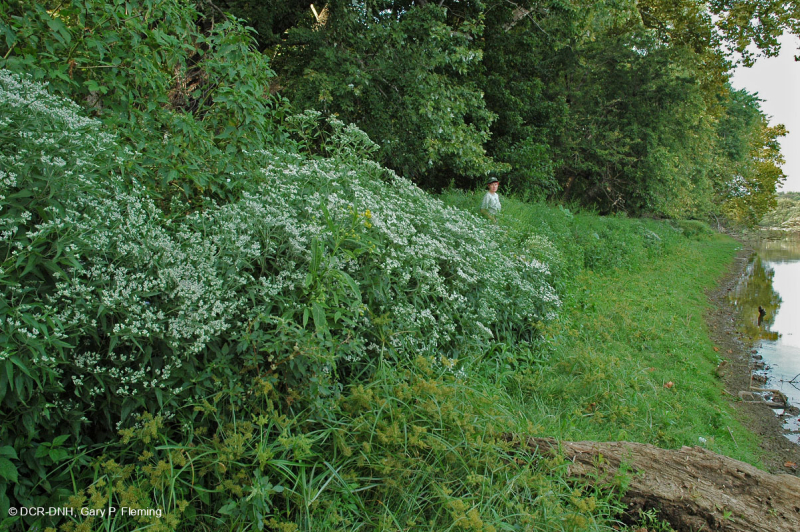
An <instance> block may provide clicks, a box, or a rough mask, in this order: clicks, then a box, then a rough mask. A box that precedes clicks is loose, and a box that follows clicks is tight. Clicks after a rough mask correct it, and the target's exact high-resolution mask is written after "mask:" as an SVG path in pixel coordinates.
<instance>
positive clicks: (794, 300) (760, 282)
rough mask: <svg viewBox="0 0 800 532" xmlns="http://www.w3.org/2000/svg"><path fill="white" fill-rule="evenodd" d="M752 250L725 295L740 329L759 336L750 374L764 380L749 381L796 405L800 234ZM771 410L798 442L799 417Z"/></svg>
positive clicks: (799, 389)
mask: <svg viewBox="0 0 800 532" xmlns="http://www.w3.org/2000/svg"><path fill="white" fill-rule="evenodd" d="M754 249H755V253H754V254H753V256H752V257H751V258H750V261H749V263H748V265H747V269H746V270H745V272H744V274H743V275H742V277H741V279H739V282H738V284H737V286H736V288H735V289H734V290H733V291H731V295H730V297H731V299H732V302H733V303H734V305H735V306H736V307H737V308H738V309H739V311H740V312H741V315H742V327H743V328H744V333H745V334H746V335H747V336H749V337H751V338H753V339H755V340H758V342H757V343H756V347H757V348H758V349H757V352H756V354H755V356H754V357H753V361H752V363H753V366H754V374H755V375H756V379H758V378H759V377H758V376H759V375H763V376H765V377H766V378H767V381H766V383H764V382H757V381H754V382H753V386H757V387H761V388H773V389H777V390H780V391H781V393H783V394H784V395H785V396H786V397H787V398H788V400H789V403H791V404H792V405H794V406H800V235H794V236H792V237H788V238H784V239H782V240H762V241H760V242H758V243H757V244H756V245H754ZM760 309H763V310H760ZM759 318H760V319H759ZM759 357H761V360H759ZM761 363H763V365H764V366H765V367H764V368H763V369H762V368H761ZM775 411H776V414H778V415H780V416H781V419H782V420H783V424H784V430H785V435H786V437H787V438H789V439H790V440H792V441H793V442H795V443H800V419H799V418H798V416H792V415H782V414H784V411H783V410H782V409H776V410H775Z"/></svg>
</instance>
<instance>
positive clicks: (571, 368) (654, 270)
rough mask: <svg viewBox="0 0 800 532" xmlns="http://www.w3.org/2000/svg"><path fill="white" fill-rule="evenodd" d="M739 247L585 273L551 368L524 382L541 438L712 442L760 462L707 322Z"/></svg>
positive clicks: (556, 337) (534, 370)
mask: <svg viewBox="0 0 800 532" xmlns="http://www.w3.org/2000/svg"><path fill="white" fill-rule="evenodd" d="M736 247H737V243H736V242H734V241H733V240H730V239H728V238H725V237H711V238H707V239H703V240H699V241H698V240H689V239H684V241H683V243H682V245H680V246H675V247H673V248H672V249H671V250H670V252H669V254H667V255H665V256H664V257H662V258H659V259H657V260H652V261H649V262H646V263H644V264H643V265H642V267H641V268H639V269H637V270H635V271H626V270H622V269H615V270H612V271H608V272H602V273H597V272H594V271H591V270H586V271H583V272H581V273H580V274H579V275H578V276H577V277H576V279H575V282H574V284H573V285H572V287H571V290H570V291H569V292H568V294H566V297H565V305H564V309H563V313H562V315H561V318H560V319H559V321H558V322H557V323H554V324H552V325H550V326H549V327H548V329H547V333H546V334H547V337H548V339H549V341H548V349H547V352H548V359H547V363H543V364H539V365H537V366H535V367H531V368H527V369H526V371H525V372H524V374H522V375H519V376H517V377H516V380H517V382H518V386H519V390H520V391H519V395H518V397H519V398H520V400H521V401H526V400H528V401H530V403H531V407H530V409H529V410H528V412H529V415H530V416H531V417H533V418H536V419H538V420H540V421H538V422H539V423H540V424H541V433H542V434H548V435H552V436H556V437H558V438H564V439H585V440H601V441H602V440H631V441H638V442H643V443H651V444H654V445H658V446H662V447H670V448H674V447H680V446H682V445H705V446H706V447H708V448H709V449H711V450H713V451H716V452H720V453H722V454H725V455H728V456H732V457H735V458H738V459H741V460H745V461H749V462H753V463H758V454H757V451H756V445H755V441H754V438H753V437H752V435H750V434H749V433H748V432H747V431H746V430H745V429H744V428H743V427H742V426H741V425H740V424H739V423H738V422H737V421H736V420H735V419H734V417H733V415H732V411H731V407H730V405H729V403H728V401H727V400H726V399H725V397H724V396H723V391H722V384H721V383H720V381H719V379H718V378H717V376H716V374H715V372H714V369H715V368H716V366H717V364H718V363H719V360H720V359H719V357H718V354H717V352H716V351H715V350H714V345H713V344H712V342H711V340H710V338H709V334H708V329H707V327H706V324H705V322H704V316H705V314H706V312H707V310H708V304H707V301H706V297H705V290H707V289H708V288H710V287H711V286H713V284H714V282H715V281H716V280H717V279H718V278H719V276H720V275H721V274H722V273H723V272H724V271H725V268H726V265H727V264H728V263H729V261H730V260H731V258H732V256H733V255H734V253H735V250H736ZM669 383H672V386H670V385H669ZM526 398H529V399H526ZM701 438H702V439H703V440H705V442H706V443H705V444H703V443H701V442H702V441H703V440H701Z"/></svg>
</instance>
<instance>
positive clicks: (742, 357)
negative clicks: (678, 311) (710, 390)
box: [706, 240, 800, 476]
mask: <svg viewBox="0 0 800 532" xmlns="http://www.w3.org/2000/svg"><path fill="white" fill-rule="evenodd" d="M740 241H741V240H740ZM752 254H753V249H752V248H751V247H750V246H748V245H747V244H746V243H742V249H741V250H740V251H739V253H738V254H737V256H736V258H735V260H734V261H733V264H732V265H731V267H730V270H729V271H728V273H726V274H725V276H724V277H723V278H722V279H721V280H720V282H719V284H718V285H717V286H716V288H714V289H713V290H712V291H710V292H709V293H708V294H707V295H708V298H709V301H710V303H711V309H710V310H709V312H708V314H707V315H706V323H707V324H708V328H709V332H710V334H711V338H712V340H713V341H714V344H715V345H716V346H717V347H718V348H719V354H720V357H721V358H722V359H723V360H724V361H725V362H723V363H722V364H721V367H720V368H719V369H718V374H719V375H720V378H721V379H722V381H723V383H724V385H725V391H726V392H727V394H730V395H729V398H730V400H731V404H732V405H733V407H734V409H735V410H736V413H737V417H738V418H739V420H740V421H741V422H742V423H743V424H744V425H745V427H747V428H749V429H750V431H751V432H753V433H754V434H756V435H757V437H758V440H759V446H760V448H761V451H762V457H761V458H762V462H763V464H764V466H765V467H766V468H767V469H768V470H769V471H770V472H771V473H787V474H791V475H795V476H800V470H798V467H797V466H794V467H792V464H800V445H798V444H795V443H793V442H791V441H790V440H789V439H788V438H786V437H785V436H784V435H783V426H782V423H781V421H780V420H779V419H778V417H777V416H776V415H775V411H773V409H772V408H770V407H769V406H767V405H766V404H758V403H745V402H742V401H741V400H740V399H739V392H740V391H745V392H746V391H749V390H750V376H751V367H752V362H753V361H752V355H753V351H754V349H755V347H756V345H757V343H758V342H757V340H754V339H751V338H748V337H747V336H744V335H743V334H742V333H741V332H740V331H739V329H738V322H737V320H739V319H740V318H739V316H738V315H737V313H736V311H735V309H734V307H733V305H732V304H731V302H730V301H729V299H728V293H729V292H730V291H731V290H732V289H733V288H734V287H735V286H736V283H737V281H738V280H739V278H740V277H741V275H742V273H743V271H744V269H745V267H746V266H747V263H748V260H749V258H750V256H751V255H752ZM794 406H800V405H794Z"/></svg>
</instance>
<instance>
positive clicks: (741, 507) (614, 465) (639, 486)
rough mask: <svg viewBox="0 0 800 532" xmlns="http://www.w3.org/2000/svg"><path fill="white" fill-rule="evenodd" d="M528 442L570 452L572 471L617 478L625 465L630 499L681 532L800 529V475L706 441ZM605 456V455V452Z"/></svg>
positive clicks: (542, 449) (631, 507) (543, 449)
mask: <svg viewBox="0 0 800 532" xmlns="http://www.w3.org/2000/svg"><path fill="white" fill-rule="evenodd" d="M527 447H528V448H529V449H530V450H531V451H533V452H538V453H542V454H551V455H552V454H558V453H561V454H563V455H564V456H565V457H566V458H567V460H569V461H570V462H572V464H571V465H570V466H569V475H570V476H571V477H574V478H579V479H583V480H589V481H592V480H598V479H599V480H600V481H602V479H603V478H608V479H611V478H613V476H614V475H615V474H617V473H618V472H619V470H620V466H621V465H624V466H625V468H626V470H627V471H628V474H629V477H630V484H629V486H628V490H627V492H626V493H625V496H624V497H623V502H625V503H626V504H627V505H628V512H629V514H630V515H632V516H635V515H636V514H637V513H638V512H637V510H640V509H641V510H648V509H651V508H655V509H657V510H658V511H659V512H660V515H661V518H662V519H664V520H666V521H668V522H669V523H670V524H671V525H672V527H673V528H674V529H675V530H677V531H678V532H683V531H686V532H689V531H692V532H695V531H698V530H721V531H725V532H760V531H763V532H800V478H798V477H795V476H791V475H771V474H769V473H766V472H764V471H761V470H760V469H756V468H755V467H753V466H751V465H749V464H746V463H744V462H740V461H738V460H734V459H732V458H727V457H725V456H722V455H719V454H715V453H712V452H710V451H707V450H705V449H702V448H700V447H683V448H682V449H680V450H674V451H670V450H664V449H659V448H657V447H653V446H652V445H644V444H640V443H628V442H607V443H599V442H589V441H584V442H563V441H562V442H560V443H559V442H557V441H555V440H553V439H550V438H530V439H528V441H527ZM600 457H602V460H601V459H600Z"/></svg>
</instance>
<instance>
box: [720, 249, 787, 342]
mask: <svg viewBox="0 0 800 532" xmlns="http://www.w3.org/2000/svg"><path fill="white" fill-rule="evenodd" d="M774 276H775V271H774V270H773V269H772V268H770V267H768V266H767V264H765V262H764V261H763V260H762V259H761V257H760V256H759V255H758V254H754V255H753V256H752V257H751V258H750V262H749V263H748V265H747V269H746V270H745V273H744V275H743V276H742V278H741V279H739V283H738V284H737V285H736V287H735V288H734V289H733V290H732V291H731V294H730V296H729V297H730V298H731V300H732V302H733V305H734V307H736V309H737V310H738V311H739V314H740V315H741V316H742V327H743V328H744V332H745V334H747V336H749V337H751V338H753V339H759V340H760V339H763V340H773V341H774V340H777V339H778V332H776V331H772V330H771V327H772V325H773V324H774V323H775V315H776V313H777V311H778V308H780V306H781V302H782V300H781V296H780V295H779V294H778V293H777V292H776V291H775V290H774V289H773V288H772V280H773V278H774Z"/></svg>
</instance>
